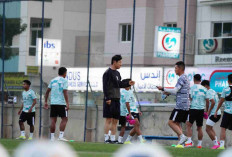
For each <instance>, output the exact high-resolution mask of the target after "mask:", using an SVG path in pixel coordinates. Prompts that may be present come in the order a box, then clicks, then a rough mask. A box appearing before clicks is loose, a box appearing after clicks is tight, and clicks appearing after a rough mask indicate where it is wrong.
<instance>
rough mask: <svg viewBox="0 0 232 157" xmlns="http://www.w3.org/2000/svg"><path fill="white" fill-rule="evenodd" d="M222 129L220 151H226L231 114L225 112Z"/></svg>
mask: <svg viewBox="0 0 232 157" xmlns="http://www.w3.org/2000/svg"><path fill="white" fill-rule="evenodd" d="M220 127H221V133H220V147H219V148H218V149H225V140H226V129H230V128H229V127H230V114H228V113H226V112H224V114H223V117H222V122H221V125H220Z"/></svg>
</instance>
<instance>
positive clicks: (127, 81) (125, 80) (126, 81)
mask: <svg viewBox="0 0 232 157" xmlns="http://www.w3.org/2000/svg"><path fill="white" fill-rule="evenodd" d="M130 81H131V79H123V80H122V82H124V83H128V87H130V86H131V85H130V84H129V82H130Z"/></svg>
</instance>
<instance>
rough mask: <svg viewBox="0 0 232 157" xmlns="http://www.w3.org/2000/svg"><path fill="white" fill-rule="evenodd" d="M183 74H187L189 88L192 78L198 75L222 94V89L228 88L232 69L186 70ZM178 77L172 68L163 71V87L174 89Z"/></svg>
mask: <svg viewBox="0 0 232 157" xmlns="http://www.w3.org/2000/svg"><path fill="white" fill-rule="evenodd" d="M185 73H186V74H187V76H188V78H189V81H190V86H192V85H193V84H194V83H193V76H194V75H195V74H200V75H201V77H202V80H210V86H211V88H212V89H214V90H215V91H216V92H222V89H223V88H225V87H226V86H228V82H227V80H228V75H229V74H232V68H206V67H202V68H201V67H200V68H195V67H194V68H186V70H185ZM178 78H179V77H178V76H177V75H176V74H175V70H174V68H165V69H164V86H165V87H169V88H173V87H175V85H176V83H177V80H178Z"/></svg>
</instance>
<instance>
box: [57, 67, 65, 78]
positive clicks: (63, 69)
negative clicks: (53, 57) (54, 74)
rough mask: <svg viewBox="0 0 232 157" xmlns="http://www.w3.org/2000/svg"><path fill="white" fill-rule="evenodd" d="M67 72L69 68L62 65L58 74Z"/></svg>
mask: <svg viewBox="0 0 232 157" xmlns="http://www.w3.org/2000/svg"><path fill="white" fill-rule="evenodd" d="M66 72H67V69H66V68H65V67H60V68H59V71H58V74H59V75H60V76H61V75H64V74H65V73H66Z"/></svg>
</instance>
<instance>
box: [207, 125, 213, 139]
mask: <svg viewBox="0 0 232 157" xmlns="http://www.w3.org/2000/svg"><path fill="white" fill-rule="evenodd" d="M205 131H206V132H207V134H208V135H209V137H210V139H211V140H212V141H214V140H215V132H214V130H213V127H212V126H210V125H206V129H205Z"/></svg>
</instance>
